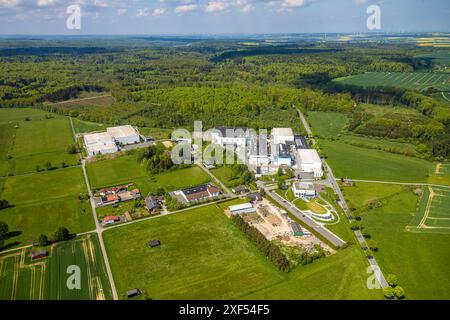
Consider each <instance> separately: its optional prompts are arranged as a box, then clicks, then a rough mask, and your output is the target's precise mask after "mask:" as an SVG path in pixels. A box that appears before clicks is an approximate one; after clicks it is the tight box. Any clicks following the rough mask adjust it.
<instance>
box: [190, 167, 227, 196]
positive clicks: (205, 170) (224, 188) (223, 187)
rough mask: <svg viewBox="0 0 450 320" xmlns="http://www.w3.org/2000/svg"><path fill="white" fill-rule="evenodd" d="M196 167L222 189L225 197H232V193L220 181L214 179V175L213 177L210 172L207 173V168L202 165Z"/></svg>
mask: <svg viewBox="0 0 450 320" xmlns="http://www.w3.org/2000/svg"><path fill="white" fill-rule="evenodd" d="M198 167H200V169H202V170H203V171H204V172H205V173H207V174H208V175H209V176H210V177H211V178H212V179H213V180H214V181H215V182H216V183H217V184H218V185H220V186H221V187H222V190H225V192H226V193H227V196H229V197H231V196H234V194H233V192H231V191H230V189H228V188H227V187H226V186H225V185H224V184H223V183H222V181H220V180H219V179H217V178H216V176H215V175H213V174H212V173H211V171H209V170H208V169H207V168H205V167H204V166H203V165H201V164H199V165H198Z"/></svg>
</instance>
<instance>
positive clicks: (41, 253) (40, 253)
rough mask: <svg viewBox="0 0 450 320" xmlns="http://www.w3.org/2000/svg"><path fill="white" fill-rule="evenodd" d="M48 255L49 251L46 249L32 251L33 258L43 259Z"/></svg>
mask: <svg viewBox="0 0 450 320" xmlns="http://www.w3.org/2000/svg"><path fill="white" fill-rule="evenodd" d="M46 256H47V251H45V250H39V251H32V252H31V260H37V259H42V258H45V257H46Z"/></svg>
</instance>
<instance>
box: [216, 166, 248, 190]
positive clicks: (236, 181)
mask: <svg viewBox="0 0 450 320" xmlns="http://www.w3.org/2000/svg"><path fill="white" fill-rule="evenodd" d="M210 171H211V173H212V174H213V175H214V176H215V177H216V178H217V179H219V180H220V181H221V182H222V183H223V184H224V185H225V186H226V187H229V188H232V187H236V186H238V185H240V184H241V179H240V178H241V177H237V178H235V177H234V176H233V170H232V169H231V168H230V167H227V166H221V167H218V168H214V169H211V170H210Z"/></svg>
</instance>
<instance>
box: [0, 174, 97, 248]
mask: <svg viewBox="0 0 450 320" xmlns="http://www.w3.org/2000/svg"><path fill="white" fill-rule="evenodd" d="M80 193H86V186H85V183H84V178H83V173H82V170H81V168H78V167H72V168H66V169H60V170H56V171H52V172H43V173H35V174H28V175H22V176H14V177H7V178H6V179H5V181H4V185H3V188H2V191H1V193H0V198H2V199H6V200H8V201H9V203H10V204H11V205H12V207H10V208H8V209H4V210H2V211H1V219H0V220H2V221H4V222H6V223H7V224H8V225H9V229H10V231H12V232H16V233H17V234H16V235H15V236H13V237H11V238H9V239H8V240H7V241H6V243H5V244H6V245H7V246H14V245H19V244H20V245H24V244H28V242H29V240H30V239H31V238H34V239H37V237H38V236H39V235H40V234H41V233H45V234H47V235H51V234H52V233H53V232H54V231H55V230H56V229H57V228H58V227H61V226H65V227H67V228H68V229H69V231H70V232H71V233H79V232H84V231H89V230H92V229H94V227H95V225H94V221H93V218H92V214H91V211H90V204H89V202H87V201H84V202H80V201H79V200H78V195H79V194H80Z"/></svg>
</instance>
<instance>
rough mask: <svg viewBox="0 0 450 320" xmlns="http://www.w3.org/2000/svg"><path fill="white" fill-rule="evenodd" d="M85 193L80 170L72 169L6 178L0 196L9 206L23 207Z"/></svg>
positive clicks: (77, 168)
mask: <svg viewBox="0 0 450 320" xmlns="http://www.w3.org/2000/svg"><path fill="white" fill-rule="evenodd" d="M86 192H87V191H86V185H85V183H84V177H83V172H82V170H81V168H79V167H72V168H66V169H59V170H54V171H50V172H41V173H33V174H27V175H21V176H14V177H8V178H6V181H5V184H4V186H3V191H2V192H1V193H0V196H1V197H2V198H4V199H7V200H8V201H9V202H10V204H11V205H23V204H26V203H33V202H40V201H47V200H51V199H58V198H62V197H66V196H69V195H78V194H79V193H86Z"/></svg>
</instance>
